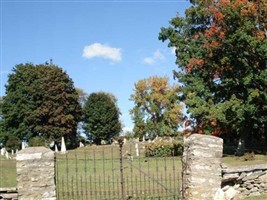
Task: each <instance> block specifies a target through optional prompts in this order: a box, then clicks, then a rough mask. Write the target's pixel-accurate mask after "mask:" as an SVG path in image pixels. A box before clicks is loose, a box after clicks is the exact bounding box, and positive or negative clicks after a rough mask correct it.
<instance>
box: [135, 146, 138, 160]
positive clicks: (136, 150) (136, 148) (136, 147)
mask: <svg viewBox="0 0 267 200" xmlns="http://www.w3.org/2000/svg"><path fill="white" fill-rule="evenodd" d="M135 152H136V156H137V157H139V146H138V143H135Z"/></svg>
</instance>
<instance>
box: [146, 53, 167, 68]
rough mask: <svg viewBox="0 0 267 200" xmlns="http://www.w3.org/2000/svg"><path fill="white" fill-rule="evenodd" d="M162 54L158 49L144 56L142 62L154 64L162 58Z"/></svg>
mask: <svg viewBox="0 0 267 200" xmlns="http://www.w3.org/2000/svg"><path fill="white" fill-rule="evenodd" d="M164 59H165V57H164V55H163V54H162V53H161V52H160V50H157V51H155V52H154V53H153V55H152V56H151V57H146V58H144V60H143V62H144V63H145V64H148V65H155V64H157V63H158V62H159V61H161V60H164Z"/></svg>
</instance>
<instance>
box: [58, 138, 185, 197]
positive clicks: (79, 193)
mask: <svg viewBox="0 0 267 200" xmlns="http://www.w3.org/2000/svg"><path fill="white" fill-rule="evenodd" d="M138 154H139V155H138ZM180 174H181V159H180V157H145V154H144V147H143V145H142V144H141V143H139V145H138V147H137V146H136V145H135V144H134V143H127V144H125V145H123V146H122V145H101V146H89V147H83V148H79V149H77V150H74V151H68V152H67V153H66V154H57V156H56V185H57V199H58V200H60V199H64V200H65V199H73V200H79V199H81V200H82V199H94V200H95V199H96V200H97V199H108V200H110V199H122V200H126V199H179V194H180V192H179V191H180V188H181V180H180Z"/></svg>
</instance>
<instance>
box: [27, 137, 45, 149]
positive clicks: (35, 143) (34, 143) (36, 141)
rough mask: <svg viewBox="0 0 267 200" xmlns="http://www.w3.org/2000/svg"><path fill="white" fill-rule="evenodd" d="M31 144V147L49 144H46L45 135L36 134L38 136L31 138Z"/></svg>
mask: <svg viewBox="0 0 267 200" xmlns="http://www.w3.org/2000/svg"><path fill="white" fill-rule="evenodd" d="M29 146H30V147H41V146H47V145H46V141H45V139H44V138H43V137H40V136H36V137H32V138H30V140H29Z"/></svg>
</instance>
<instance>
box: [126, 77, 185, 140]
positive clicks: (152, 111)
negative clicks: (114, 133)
mask: <svg viewBox="0 0 267 200" xmlns="http://www.w3.org/2000/svg"><path fill="white" fill-rule="evenodd" d="M179 92H180V88H179V87H178V85H173V86H171V85H170V84H169V79H168V78H167V77H157V76H155V77H150V78H148V79H143V80H139V81H138V82H137V83H136V84H135V89H134V94H132V95H131V98H130V100H132V101H134V103H135V106H134V108H133V109H131V110H130V114H131V115H132V119H133V121H134V129H133V131H134V133H135V135H136V136H138V137H142V136H144V135H146V134H148V135H149V136H150V137H155V136H157V135H159V136H164V135H172V134H176V132H177V129H178V127H179V126H180V125H181V122H182V116H183V114H182V109H183V106H182V105H181V104H180V102H179V100H178V94H179Z"/></svg>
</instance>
